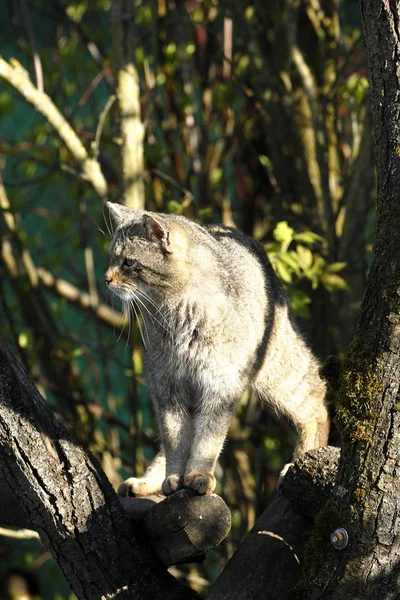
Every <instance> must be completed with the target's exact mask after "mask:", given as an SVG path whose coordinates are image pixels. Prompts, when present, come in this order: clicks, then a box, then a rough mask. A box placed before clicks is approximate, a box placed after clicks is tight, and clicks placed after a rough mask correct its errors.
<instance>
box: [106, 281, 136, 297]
mask: <svg viewBox="0 0 400 600" xmlns="http://www.w3.org/2000/svg"><path fill="white" fill-rule="evenodd" d="M108 289H109V290H110V291H111V292H112V293H113V294H115V295H116V296H118V297H119V298H121V300H130V299H131V297H132V294H131V293H130V292H128V291H127V290H126V289H124V288H123V287H121V286H119V285H117V284H115V283H109V284H108Z"/></svg>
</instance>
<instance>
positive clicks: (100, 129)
mask: <svg viewBox="0 0 400 600" xmlns="http://www.w3.org/2000/svg"><path fill="white" fill-rule="evenodd" d="M115 99H116V96H115V95H114V94H113V95H112V96H110V97H109V99H108V100H107V103H106V105H105V107H104V109H103V111H102V113H101V115H100V118H99V123H98V125H97V129H96V136H95V138H94V142H93V144H92V152H93V156H94V157H95V158H97V157H98V156H99V152H100V139H101V134H102V132H103V127H104V123H105V120H106V118H107V115H108V113H109V111H110V109H111V107H112V105H113V104H114V102H115Z"/></svg>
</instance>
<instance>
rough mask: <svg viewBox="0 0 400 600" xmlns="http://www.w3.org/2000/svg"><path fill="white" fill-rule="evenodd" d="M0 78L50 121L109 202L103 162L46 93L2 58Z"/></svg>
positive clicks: (88, 179) (102, 196)
mask: <svg viewBox="0 0 400 600" xmlns="http://www.w3.org/2000/svg"><path fill="white" fill-rule="evenodd" d="M0 77H2V78H3V79H5V80H6V81H7V82H8V83H9V84H10V85H11V86H12V87H13V88H14V89H16V90H17V91H18V92H19V93H20V94H21V95H22V96H23V97H24V98H25V100H26V101H27V102H29V104H31V105H32V106H33V107H34V108H35V109H36V110H37V111H38V112H39V113H40V114H42V115H43V116H44V117H45V119H47V121H48V122H49V123H50V125H51V126H52V127H53V128H54V130H55V131H56V132H57V134H58V135H59V137H60V138H61V140H62V141H63V142H64V144H65V145H66V147H67V148H68V150H69V151H70V152H71V154H72V156H73V157H74V159H75V160H76V161H77V162H78V163H79V165H80V168H81V170H82V177H83V178H84V179H86V180H87V181H89V182H90V183H91V184H92V186H93V188H94V189H95V191H96V193H97V194H98V195H99V196H100V198H101V199H102V200H103V201H104V202H105V201H106V200H107V197H108V189H107V182H106V180H105V178H104V175H103V173H102V171H101V168H100V164H99V162H98V161H97V160H96V159H95V158H92V157H90V156H89V155H88V152H87V150H86V148H85V147H84V145H83V144H82V142H81V140H80V139H79V137H78V136H77V134H76V133H75V131H74V130H73V129H72V127H71V125H70V124H69V123H68V121H67V120H66V119H65V117H64V116H63V115H62V114H61V113H60V111H59V110H58V108H57V107H56V106H55V104H54V103H53V101H52V100H51V98H50V97H49V96H48V95H47V94H45V93H44V92H40V91H39V90H38V89H37V88H36V87H35V86H34V85H33V83H32V82H31V80H30V79H29V75H28V73H27V72H26V71H25V69H24V68H23V67H21V65H19V64H17V65H16V66H12V65H10V64H8V63H7V62H6V61H5V60H4V59H3V58H1V57H0Z"/></svg>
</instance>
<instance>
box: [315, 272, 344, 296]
mask: <svg viewBox="0 0 400 600" xmlns="http://www.w3.org/2000/svg"><path fill="white" fill-rule="evenodd" d="M321 283H322V285H323V286H324V288H325V289H326V290H328V292H334V291H335V290H346V289H347V283H346V282H345V280H344V279H343V277H340V275H336V274H335V273H326V274H324V275H323V276H322V277H321Z"/></svg>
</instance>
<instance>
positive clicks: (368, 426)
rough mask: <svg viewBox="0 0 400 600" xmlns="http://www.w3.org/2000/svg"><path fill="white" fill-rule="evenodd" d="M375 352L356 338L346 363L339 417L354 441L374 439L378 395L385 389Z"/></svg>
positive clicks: (340, 390) (339, 393) (340, 392)
mask: <svg viewBox="0 0 400 600" xmlns="http://www.w3.org/2000/svg"><path fill="white" fill-rule="evenodd" d="M371 355H372V353H370V352H369V350H368V348H365V347H363V345H362V344H361V342H360V340H359V339H358V338H355V339H354V341H353V343H352V344H351V346H350V348H349V350H348V353H347V356H346V359H345V361H344V363H343V365H342V371H341V375H340V388H339V391H338V400H337V405H336V419H337V423H338V426H339V429H340V431H341V433H342V435H344V436H345V437H347V438H349V439H350V440H352V441H365V442H369V443H372V434H373V431H374V427H375V423H376V413H375V405H376V399H377V397H378V396H379V395H380V393H381V392H382V385H381V382H380V381H379V378H378V376H377V375H376V373H375V370H374V365H373V364H372V358H371Z"/></svg>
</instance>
